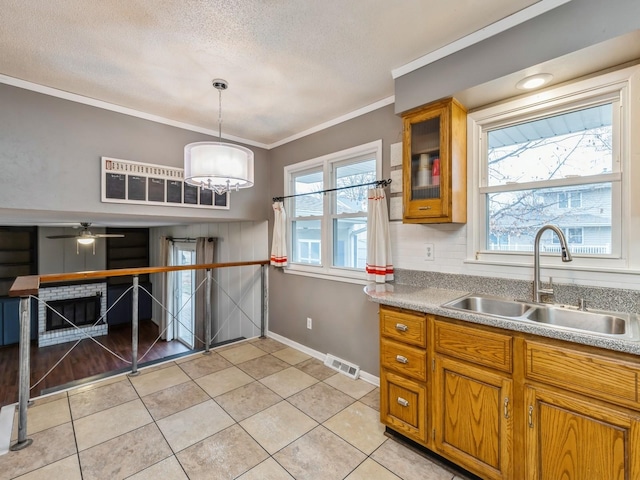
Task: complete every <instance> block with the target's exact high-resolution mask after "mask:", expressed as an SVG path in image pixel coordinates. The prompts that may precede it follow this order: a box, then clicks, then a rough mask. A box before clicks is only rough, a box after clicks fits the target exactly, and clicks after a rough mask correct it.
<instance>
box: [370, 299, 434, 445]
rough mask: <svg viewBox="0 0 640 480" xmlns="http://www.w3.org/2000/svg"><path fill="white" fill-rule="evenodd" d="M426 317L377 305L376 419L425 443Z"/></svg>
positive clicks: (426, 422) (426, 428)
mask: <svg viewBox="0 0 640 480" xmlns="http://www.w3.org/2000/svg"><path fill="white" fill-rule="evenodd" d="M426 329H427V318H426V315H424V314H420V313H418V312H415V313H414V312H408V311H405V310H402V309H396V308H388V307H385V308H381V309H380V421H381V422H382V423H384V424H385V425H388V426H390V427H392V428H393V429H394V430H396V431H398V432H400V433H401V434H403V435H405V436H406V437H408V438H410V439H412V440H415V441H417V442H419V443H421V444H423V445H428V444H429V440H428V437H427V431H428V418H427V406H428V404H429V401H428V400H427V394H428V390H427V351H426V347H427V335H426Z"/></svg>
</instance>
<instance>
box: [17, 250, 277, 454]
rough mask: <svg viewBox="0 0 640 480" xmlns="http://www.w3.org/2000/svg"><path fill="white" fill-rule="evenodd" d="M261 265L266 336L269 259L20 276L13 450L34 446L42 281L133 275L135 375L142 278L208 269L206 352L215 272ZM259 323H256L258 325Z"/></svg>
mask: <svg viewBox="0 0 640 480" xmlns="http://www.w3.org/2000/svg"><path fill="white" fill-rule="evenodd" d="M252 265H259V266H260V267H261V283H262V298H261V304H262V305H261V307H262V308H261V321H260V335H261V336H264V333H265V323H266V319H267V317H268V287H267V285H268V282H267V269H266V268H265V267H266V266H267V265H269V260H257V261H249V262H226V263H209V264H198V265H180V266H167V267H142V268H121V269H114V270H94V271H86V272H74V273H53V274H43V275H28V276H23V277H18V278H16V280H15V282H14V283H13V285H12V286H11V289H10V290H9V296H11V297H20V345H19V355H20V375H19V395H18V441H17V442H16V443H15V444H13V445H12V446H11V449H12V450H20V449H22V448H25V447H28V446H29V445H31V443H32V440H31V439H29V438H27V406H28V403H29V392H30V358H29V353H30V336H31V334H30V329H31V321H30V317H31V312H30V302H29V298H30V296H37V295H38V292H39V291H40V284H42V283H52V282H65V281H78V280H89V279H99V278H109V277H123V276H131V277H133V291H132V319H131V324H132V339H131V346H132V348H131V350H132V362H131V365H132V371H131V375H136V374H137V373H138V371H137V354H138V277H139V276H140V275H144V274H151V273H169V272H176V271H180V270H206V299H205V310H206V312H205V320H206V321H205V322H204V323H205V354H206V353H209V345H210V342H211V281H212V277H211V271H212V270H214V269H218V268H228V267H245V266H252ZM254 325H255V324H254Z"/></svg>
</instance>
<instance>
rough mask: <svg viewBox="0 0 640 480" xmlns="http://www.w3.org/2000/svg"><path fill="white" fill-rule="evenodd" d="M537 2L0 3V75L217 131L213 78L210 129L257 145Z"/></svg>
mask: <svg viewBox="0 0 640 480" xmlns="http://www.w3.org/2000/svg"><path fill="white" fill-rule="evenodd" d="M545 1H546V3H550V0H545ZM545 1H542V2H538V1H535V0H482V1H478V0H455V1H451V0H429V1H427V0H393V1H389V0H348V1H344V0H322V1H318V0H287V1H285V0H241V1H238V0H236V1H230V0H200V1H195V0H127V1H122V0H100V1H94V2H87V1H86V0H49V1H42V0H0V11H1V12H2V22H1V25H2V27H1V28H0V75H4V76H6V77H10V78H6V77H5V78H4V79H2V78H0V80H3V81H5V82H7V80H13V79H18V80H19V81H25V82H30V83H33V84H36V85H41V86H45V87H50V88H53V89H57V90H61V91H64V92H70V93H72V94H77V95H80V96H83V97H88V98H90V99H95V100H99V101H102V102H107V103H110V104H114V105H117V106H120V107H126V108H129V109H133V110H136V111H140V112H143V113H146V114H148V115H154V116H159V117H162V118H164V119H168V120H171V121H173V122H180V123H184V124H186V125H189V126H194V127H198V128H200V129H207V130H211V131H213V132H216V133H217V121H218V120H217V119H218V92H217V91H216V90H215V89H214V88H213V87H212V86H211V80H212V79H214V78H224V79H225V80H227V81H228V82H229V89H228V90H227V91H225V92H224V93H223V94H222V113H223V121H224V123H223V134H224V136H225V137H227V138H231V139H236V140H243V141H245V142H247V143H249V144H251V145H258V146H265V147H269V146H273V145H274V144H278V143H279V142H280V143H281V142H283V141H286V140H287V139H290V138H292V137H295V136H296V135H300V134H301V133H302V132H305V131H308V130H310V129H313V128H315V127H317V126H319V125H323V124H325V123H326V122H330V121H332V120H334V119H336V118H340V117H342V116H345V115H348V114H350V113H351V112H354V111H357V110H359V109H362V108H365V107H367V106H369V105H372V104H376V103H379V102H384V101H387V102H388V103H390V98H391V97H392V96H393V94H394V91H393V87H394V85H393V79H392V75H391V72H392V70H394V69H398V68H399V67H402V66H404V65H406V64H407V63H409V62H412V61H414V60H416V59H418V58H420V57H422V56H424V55H426V54H429V53H430V52H433V51H434V50H437V49H439V48H441V47H443V46H445V45H448V44H450V43H452V42H454V41H456V40H458V39H461V38H463V37H465V36H467V35H470V34H473V33H474V32H478V31H479V30H481V29H483V28H484V27H486V26H487V25H490V24H493V23H494V22H497V21H499V20H501V19H504V18H506V17H508V16H510V15H512V14H514V13H516V12H518V11H521V10H523V9H526V8H527V7H529V6H531V5H533V4H536V3H541V4H543V3H545ZM551 3H552V2H551ZM556 3H558V1H557V0H556ZM7 83H9V82H7Z"/></svg>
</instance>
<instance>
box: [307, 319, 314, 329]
mask: <svg viewBox="0 0 640 480" xmlns="http://www.w3.org/2000/svg"><path fill="white" fill-rule="evenodd" d="M312 323H313V320H311V317H307V328H308V329H309V330H311V326H312Z"/></svg>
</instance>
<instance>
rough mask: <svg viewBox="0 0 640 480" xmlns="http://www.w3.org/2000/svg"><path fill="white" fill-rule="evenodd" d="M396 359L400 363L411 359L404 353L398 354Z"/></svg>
mask: <svg viewBox="0 0 640 480" xmlns="http://www.w3.org/2000/svg"><path fill="white" fill-rule="evenodd" d="M396 361H397V362H400V363H409V359H407V357H403V356H402V355H396Z"/></svg>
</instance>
